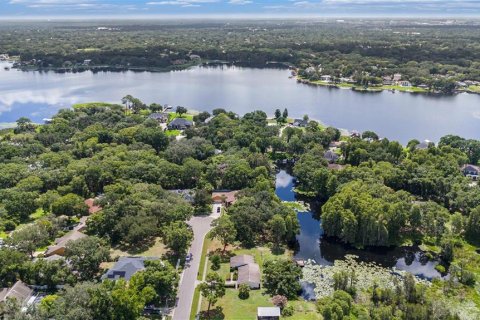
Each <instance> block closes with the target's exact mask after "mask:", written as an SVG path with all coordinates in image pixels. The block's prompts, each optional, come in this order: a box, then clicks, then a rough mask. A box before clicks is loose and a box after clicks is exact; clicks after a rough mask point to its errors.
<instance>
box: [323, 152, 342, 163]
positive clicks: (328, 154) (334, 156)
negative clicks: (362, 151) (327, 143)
mask: <svg viewBox="0 0 480 320" xmlns="http://www.w3.org/2000/svg"><path fill="white" fill-rule="evenodd" d="M323 157H324V158H325V160H327V161H328V162H329V163H334V162H336V161H337V160H338V158H339V156H338V154H336V153H335V152H333V151H332V150H327V151H326V152H325V153H324V154H323Z"/></svg>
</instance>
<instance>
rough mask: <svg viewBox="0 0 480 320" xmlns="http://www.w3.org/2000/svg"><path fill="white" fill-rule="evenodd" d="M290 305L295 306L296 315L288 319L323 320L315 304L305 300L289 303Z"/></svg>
mask: <svg viewBox="0 0 480 320" xmlns="http://www.w3.org/2000/svg"><path fill="white" fill-rule="evenodd" d="M288 304H289V305H292V306H293V309H294V310H295V313H294V314H293V316H291V317H288V318H286V319H295V320H317V319H318V320H321V319H322V316H321V315H320V314H319V313H318V310H317V306H316V305H315V303H314V302H311V301H305V300H295V301H289V302H288Z"/></svg>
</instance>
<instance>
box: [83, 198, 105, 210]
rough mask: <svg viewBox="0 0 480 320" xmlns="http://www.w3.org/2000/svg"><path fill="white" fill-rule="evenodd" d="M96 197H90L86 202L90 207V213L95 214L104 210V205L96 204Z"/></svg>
mask: <svg viewBox="0 0 480 320" xmlns="http://www.w3.org/2000/svg"><path fill="white" fill-rule="evenodd" d="M95 200H96V199H95V198H90V199H87V200H85V204H86V205H87V207H88V213H90V214H94V213H97V212H99V211H101V210H102V207H101V206H99V205H95Z"/></svg>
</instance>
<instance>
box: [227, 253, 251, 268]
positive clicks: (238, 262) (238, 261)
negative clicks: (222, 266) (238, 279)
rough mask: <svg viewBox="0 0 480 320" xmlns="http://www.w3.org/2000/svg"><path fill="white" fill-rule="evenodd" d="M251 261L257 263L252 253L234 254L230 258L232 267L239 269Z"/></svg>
mask: <svg viewBox="0 0 480 320" xmlns="http://www.w3.org/2000/svg"><path fill="white" fill-rule="evenodd" d="M249 263H255V260H254V259H253V257H252V256H251V255H248V254H241V255H238V256H233V257H231V258H230V268H231V269H237V268H239V267H241V266H244V265H247V264H249Z"/></svg>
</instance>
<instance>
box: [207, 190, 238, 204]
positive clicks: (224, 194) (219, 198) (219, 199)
mask: <svg viewBox="0 0 480 320" xmlns="http://www.w3.org/2000/svg"><path fill="white" fill-rule="evenodd" d="M237 193H238V191H230V190H218V191H213V192H212V200H213V203H217V204H224V205H225V206H226V207H228V206H230V205H232V204H234V203H235V201H237Z"/></svg>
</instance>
